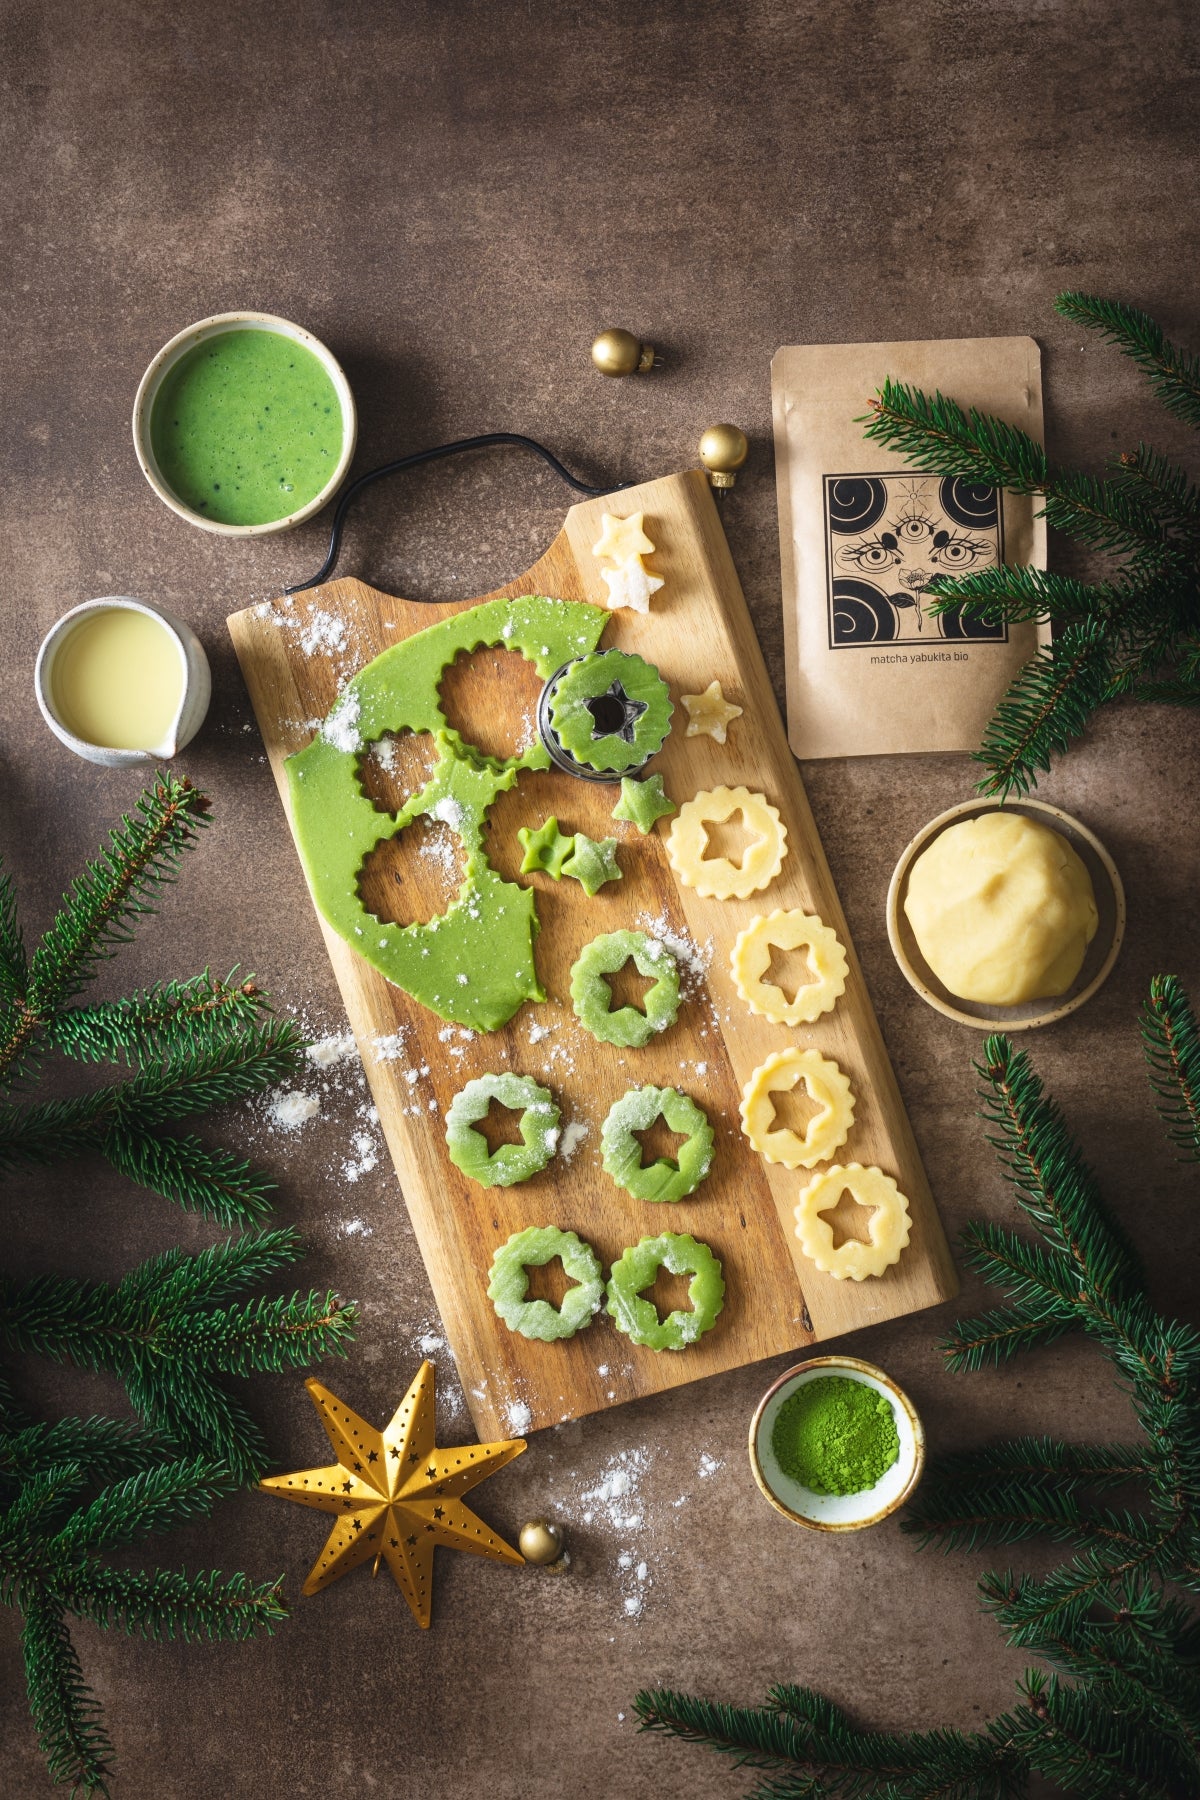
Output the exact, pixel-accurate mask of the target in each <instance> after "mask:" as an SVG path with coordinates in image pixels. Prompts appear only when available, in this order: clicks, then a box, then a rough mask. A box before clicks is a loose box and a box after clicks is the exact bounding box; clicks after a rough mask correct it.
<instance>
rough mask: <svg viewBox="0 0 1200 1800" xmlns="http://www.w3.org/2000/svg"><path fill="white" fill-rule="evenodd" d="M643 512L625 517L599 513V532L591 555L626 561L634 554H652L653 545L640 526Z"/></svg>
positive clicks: (612, 560)
mask: <svg viewBox="0 0 1200 1800" xmlns="http://www.w3.org/2000/svg"><path fill="white" fill-rule="evenodd" d="M644 517H645V515H644V514H643V513H640V512H635V513H630V515H629V517H628V518H627V519H617V518H614V516H613V514H612V513H601V515H600V524H601V527H602V529H601V532H600V536H599V537H598V538H597V540H596V542H595V543H594V544H593V545H592V555H593V556H595V557H607V558H608V560H609V562H615V563H623V562H628V561H629V560H630V558H631V557H634V556H653V555H654V545H653V544H652V543H651V542H650V539H649V538H648V537H647V536H646V533H645V531H644V530H643V528H642V520H643V518H644Z"/></svg>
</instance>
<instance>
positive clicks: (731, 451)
mask: <svg viewBox="0 0 1200 1800" xmlns="http://www.w3.org/2000/svg"><path fill="white" fill-rule="evenodd" d="M749 454H750V443H749V439H748V438H747V437H746V434H745V432H744V431H739V430H738V428H737V426H736V425H710V426H709V428H708V430H707V431H706V432H705V433H704V436H703V437H702V438H701V439H700V461H701V462H702V463H703V464H704V467H705V468H706V469H707V470H708V479H709V481H710V482H711V483H712V485H713V487H715V488H717V489H718V490H720V489H721V488H731V487H732V486H733V484H734V482H735V481H736V480H737V472H738V470H739V469H740V468H741V466H742V464H743V463H744V462H745V460H746V458H747V457H748V456H749Z"/></svg>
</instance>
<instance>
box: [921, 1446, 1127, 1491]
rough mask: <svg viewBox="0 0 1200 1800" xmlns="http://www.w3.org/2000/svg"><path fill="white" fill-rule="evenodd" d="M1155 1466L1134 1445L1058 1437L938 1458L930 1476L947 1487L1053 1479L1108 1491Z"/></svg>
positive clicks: (984, 1448) (966, 1451) (932, 1465)
mask: <svg viewBox="0 0 1200 1800" xmlns="http://www.w3.org/2000/svg"><path fill="white" fill-rule="evenodd" d="M1154 1467H1155V1464H1154V1463H1153V1461H1152V1460H1151V1459H1150V1458H1149V1457H1148V1456H1147V1454H1146V1452H1145V1450H1144V1449H1143V1448H1142V1447H1141V1446H1140V1445H1138V1444H1066V1443H1063V1442H1062V1441H1061V1439H1059V1438H1050V1437H1020V1438H1002V1439H1001V1440H1000V1441H999V1442H998V1443H993V1444H981V1445H979V1446H978V1447H977V1448H976V1449H973V1450H963V1451H958V1452H956V1453H952V1454H948V1455H943V1456H939V1457H938V1458H937V1459H936V1461H935V1462H933V1463H932V1464H931V1466H930V1473H931V1475H932V1476H933V1477H934V1478H935V1479H936V1480H937V1481H938V1482H940V1483H942V1484H944V1485H946V1486H951V1487H953V1486H957V1485H958V1483H960V1482H963V1481H979V1482H982V1481H985V1480H987V1479H988V1478H989V1477H997V1478H999V1479H1000V1480H1007V1481H1011V1480H1014V1479H1019V1478H1020V1477H1022V1476H1032V1477H1034V1478H1041V1477H1053V1478H1054V1479H1056V1480H1058V1481H1061V1482H1064V1483H1069V1484H1071V1485H1072V1486H1079V1485H1081V1484H1082V1485H1084V1486H1087V1487H1112V1486H1119V1485H1121V1484H1122V1483H1124V1482H1128V1481H1136V1480H1139V1479H1141V1478H1144V1477H1145V1476H1148V1475H1150V1474H1151V1473H1152V1472H1153V1470H1154Z"/></svg>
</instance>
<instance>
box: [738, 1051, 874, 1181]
mask: <svg viewBox="0 0 1200 1800" xmlns="http://www.w3.org/2000/svg"><path fill="white" fill-rule="evenodd" d="M801 1081H802V1082H803V1083H804V1085H805V1087H806V1088H807V1089H808V1095H809V1098H810V1100H812V1101H813V1102H814V1103H815V1104H816V1106H817V1108H818V1110H817V1111H816V1112H815V1113H814V1114H813V1116H812V1118H811V1119H810V1120H809V1121H808V1125H807V1127H806V1128H805V1131H804V1135H803V1136H801V1135H800V1134H799V1133H798V1132H795V1131H792V1130H791V1129H790V1128H789V1127H788V1126H786V1125H785V1126H777V1125H776V1124H775V1103H774V1101H773V1099H772V1095H774V1094H786V1093H790V1092H791V1090H792V1089H793V1088H794V1087H796V1086H797V1084H798V1083H799V1082H801ZM741 1114H742V1130H743V1131H744V1132H745V1134H746V1136H747V1137H748V1138H749V1139H750V1142H751V1143H752V1144H753V1145H754V1148H755V1149H756V1150H757V1151H758V1154H759V1155H760V1156H761V1157H762V1158H763V1160H764V1162H769V1163H782V1164H783V1166H784V1168H785V1169H811V1168H812V1167H813V1165H814V1164H815V1163H819V1162H825V1161H826V1160H827V1159H828V1158H829V1157H831V1156H832V1155H833V1153H834V1151H835V1150H837V1149H839V1148H840V1147H841V1145H843V1144H844V1143H845V1141H846V1139H847V1138H848V1137H849V1135H850V1127H851V1126H852V1125H853V1123H854V1092H853V1090H852V1088H851V1086H850V1083H849V1081H848V1080H847V1078H846V1076H845V1075H843V1073H842V1071H841V1070H840V1069H839V1068H838V1065H837V1064H836V1063H835V1062H830V1061H828V1059H827V1058H826V1057H824V1056H822V1055H821V1054H820V1052H819V1051H817V1050H777V1051H776V1053H775V1055H774V1056H768V1058H767V1060H766V1062H765V1063H760V1064H759V1066H758V1068H757V1069H755V1071H754V1073H753V1075H751V1077H750V1079H749V1081H748V1082H747V1083H746V1085H745V1087H744V1088H743V1089H742V1105H741Z"/></svg>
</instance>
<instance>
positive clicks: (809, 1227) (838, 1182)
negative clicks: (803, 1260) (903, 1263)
mask: <svg viewBox="0 0 1200 1800" xmlns="http://www.w3.org/2000/svg"><path fill="white" fill-rule="evenodd" d="M846 1192H849V1193H850V1194H851V1196H852V1197H853V1198H854V1199H855V1200H856V1201H857V1202H858V1204H859V1205H860V1206H863V1207H870V1208H873V1211H872V1212H871V1219H870V1223H869V1225H868V1226H867V1231H868V1234H869V1237H870V1242H869V1243H866V1244H863V1243H860V1242H859V1241H858V1239H857V1238H847V1239H846V1241H845V1243H844V1244H840V1245H839V1246H838V1247H837V1249H834V1244H833V1227H832V1226H831V1225H830V1223H829V1221H828V1219H826V1217H825V1214H826V1213H827V1212H832V1211H833V1209H834V1207H835V1206H836V1205H837V1203H838V1201H839V1200H840V1199H841V1197H842V1195H843V1194H844V1193H846ZM911 1225H912V1221H911V1219H910V1217H909V1211H908V1201H907V1200H906V1199H905V1197H904V1195H903V1194H902V1193H901V1192H900V1189H899V1188H898V1187H897V1186H896V1183H895V1182H894V1181H893V1180H892V1178H891V1176H890V1175H885V1174H884V1172H883V1170H882V1169H875V1168H870V1169H865V1168H864V1167H863V1165H862V1164H861V1163H845V1164H841V1163H834V1165H833V1167H832V1168H831V1169H822V1171H821V1173H820V1174H819V1175H815V1176H814V1177H813V1179H812V1180H811V1181H810V1182H809V1184H808V1186H807V1187H806V1188H805V1190H804V1192H803V1193H802V1194H801V1196H800V1199H799V1200H798V1202H797V1204H796V1236H797V1237H798V1238H799V1240H800V1248H801V1249H802V1250H803V1252H804V1254H805V1256H807V1257H808V1259H809V1261H810V1262H813V1263H815V1264H816V1266H817V1268H818V1269H820V1270H822V1271H823V1272H824V1273H825V1274H826V1275H832V1276H833V1278H834V1280H835V1281H865V1280H866V1279H867V1277H868V1276H871V1275H882V1274H883V1273H884V1272H885V1270H887V1269H890V1268H891V1266H892V1264H893V1263H897V1262H899V1261H900V1257H901V1254H902V1252H903V1251H904V1250H905V1249H906V1247H907V1245H908V1238H909V1232H910V1229H911Z"/></svg>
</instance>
